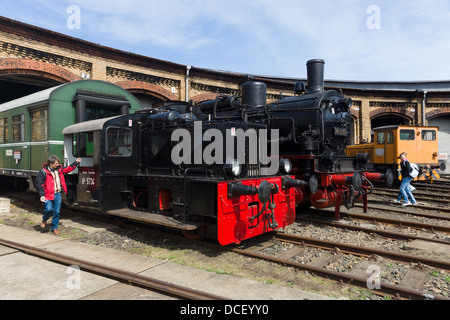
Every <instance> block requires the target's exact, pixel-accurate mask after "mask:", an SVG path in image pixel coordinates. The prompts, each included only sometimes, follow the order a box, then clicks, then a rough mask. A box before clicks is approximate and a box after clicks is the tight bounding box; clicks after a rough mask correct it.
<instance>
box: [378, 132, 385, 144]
mask: <svg viewBox="0 0 450 320" xmlns="http://www.w3.org/2000/svg"><path fill="white" fill-rule="evenodd" d="M385 137H386V134H385V132H378V133H377V142H378V144H384V141H385Z"/></svg>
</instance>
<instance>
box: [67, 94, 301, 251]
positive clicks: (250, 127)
mask: <svg viewBox="0 0 450 320" xmlns="http://www.w3.org/2000/svg"><path fill="white" fill-rule="evenodd" d="M245 92H246V91H245V89H244V93H245ZM249 102H250V103H253V102H252V101H249ZM216 107H217V104H216V103H205V104H200V105H193V104H190V103H183V102H168V103H165V104H164V105H163V106H161V107H160V108H159V109H157V110H156V109H144V110H141V111H137V112H135V113H134V114H129V115H123V116H118V117H112V118H105V119H98V120H93V121H86V122H81V123H77V124H74V125H71V126H68V127H66V128H65V129H64V130H63V134H64V159H65V161H66V162H68V163H70V162H71V161H73V160H74V159H76V158H78V157H81V158H82V162H81V166H80V167H79V168H78V171H77V172H74V174H71V175H68V177H67V185H68V195H67V197H66V203H67V205H69V206H70V207H73V208H77V209H84V210H88V211H93V212H97V213H101V214H107V215H109V216H113V217H116V218H126V219H131V220H137V221H140V222H145V223H150V224H156V225H160V226H163V227H169V228H175V229H180V230H182V232H183V233H184V234H185V235H186V236H188V237H192V238H196V237H199V236H206V237H213V238H216V239H218V241H219V243H220V244H222V245H227V244H231V243H240V242H241V241H243V240H245V239H248V238H252V237H255V236H258V235H261V234H263V233H266V232H269V231H272V230H276V229H279V228H284V227H286V226H288V225H290V224H292V223H293V222H294V220H295V189H294V185H297V184H299V183H301V181H297V180H296V179H295V177H294V176H292V175H290V170H291V168H292V166H291V163H290V160H289V159H279V157H278V152H277V150H276V143H275V142H276V141H277V137H276V134H277V132H276V131H274V132H273V134H272V132H271V131H270V130H268V128H267V124H264V123H263V122H261V121H259V122H253V121H250V120H248V119H245V118H246V117H245V113H246V110H245V109H244V108H241V107H239V108H238V109H239V110H241V111H240V114H244V119H242V118H241V117H240V116H239V117H237V116H226V117H225V116H220V115H215V116H214V117H211V115H210V114H208V112H209V111H211V110H212V109H215V108H216ZM234 111H235V110H234ZM234 111H233V114H236V112H234ZM205 112H206V113H205Z"/></svg>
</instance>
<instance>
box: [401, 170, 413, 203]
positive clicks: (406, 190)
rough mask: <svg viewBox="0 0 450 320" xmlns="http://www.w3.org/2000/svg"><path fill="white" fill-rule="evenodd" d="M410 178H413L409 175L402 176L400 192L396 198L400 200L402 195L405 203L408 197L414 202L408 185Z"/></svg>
mask: <svg viewBox="0 0 450 320" xmlns="http://www.w3.org/2000/svg"><path fill="white" fill-rule="evenodd" d="M412 180H413V178H412V177H410V176H407V177H403V180H402V184H401V185H400V193H399V195H398V197H397V199H398V200H399V201H400V200H401V197H402V196H403V199H404V201H405V203H408V198H409V199H410V200H411V203H413V204H415V203H416V199H415V198H414V196H413V194H412V192H411V187H410V183H411V181H412Z"/></svg>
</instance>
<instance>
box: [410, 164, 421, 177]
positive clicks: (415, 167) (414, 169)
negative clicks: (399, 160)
mask: <svg viewBox="0 0 450 320" xmlns="http://www.w3.org/2000/svg"><path fill="white" fill-rule="evenodd" d="M409 165H410V166H411V169H412V171H411V172H410V173H409V175H410V176H411V177H412V178H417V176H418V175H419V166H418V165H417V164H415V163H412V162H410V163H409Z"/></svg>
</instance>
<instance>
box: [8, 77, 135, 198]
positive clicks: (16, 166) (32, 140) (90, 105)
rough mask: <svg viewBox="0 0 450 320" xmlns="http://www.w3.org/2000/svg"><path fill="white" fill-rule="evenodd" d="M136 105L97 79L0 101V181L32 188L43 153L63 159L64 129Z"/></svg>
mask: <svg viewBox="0 0 450 320" xmlns="http://www.w3.org/2000/svg"><path fill="white" fill-rule="evenodd" d="M141 109H142V105H141V103H140V102H139V100H137V99H136V98H135V97H134V96H133V95H132V94H131V93H130V92H128V91H126V90H125V89H123V88H121V87H119V86H117V85H114V84H112V83H109V82H104V81H97V80H80V81H75V82H70V83H67V84H63V85H60V86H57V87H53V88H49V89H46V90H43V91H40V92H37V93H34V94H31V95H29V96H26V97H22V98H19V99H16V100H13V101H10V102H6V103H3V104H0V181H2V184H3V185H5V184H8V185H11V186H15V187H29V188H30V189H31V190H34V182H35V178H36V175H37V173H38V172H39V170H41V169H42V165H43V164H44V163H45V162H46V161H47V158H48V156H49V155H51V154H55V155H57V156H58V157H60V158H61V161H63V160H62V159H63V156H64V137H63V135H62V130H63V129H64V128H65V127H67V126H70V125H72V124H74V123H79V122H83V121H88V120H95V119H100V118H106V117H112V116H117V115H122V114H129V113H134V112H135V111H137V110H141Z"/></svg>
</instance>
